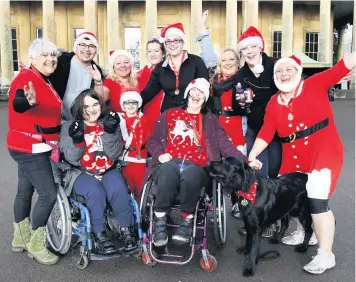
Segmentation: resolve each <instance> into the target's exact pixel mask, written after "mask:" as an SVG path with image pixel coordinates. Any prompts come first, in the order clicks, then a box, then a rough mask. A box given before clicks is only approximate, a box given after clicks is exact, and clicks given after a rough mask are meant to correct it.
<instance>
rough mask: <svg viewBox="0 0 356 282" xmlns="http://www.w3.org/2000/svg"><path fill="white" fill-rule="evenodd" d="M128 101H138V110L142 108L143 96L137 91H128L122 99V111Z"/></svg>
mask: <svg viewBox="0 0 356 282" xmlns="http://www.w3.org/2000/svg"><path fill="white" fill-rule="evenodd" d="M126 101H137V102H138V108H141V106H142V98H141V95H140V94H139V93H138V92H136V91H126V92H124V93H123V94H122V95H121V97H120V106H121V109H124V102H126Z"/></svg>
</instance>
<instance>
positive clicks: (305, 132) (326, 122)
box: [280, 118, 329, 143]
mask: <svg viewBox="0 0 356 282" xmlns="http://www.w3.org/2000/svg"><path fill="white" fill-rule="evenodd" d="M328 125H329V118H326V119H324V120H323V121H320V122H318V123H317V124H314V125H313V126H311V127H309V128H307V129H304V130H302V131H298V132H295V133H292V134H290V135H289V136H287V137H280V140H281V142H282V143H292V142H294V141H295V140H298V139H300V138H305V137H307V136H309V135H312V134H314V133H315V132H318V131H319V130H322V129H323V128H325V127H327V126H328ZM325 142H327V140H325Z"/></svg>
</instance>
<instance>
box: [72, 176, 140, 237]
mask: <svg viewBox="0 0 356 282" xmlns="http://www.w3.org/2000/svg"><path fill="white" fill-rule="evenodd" d="M73 190H74V192H75V193H76V194H78V195H81V196H83V197H84V198H85V203H86V205H87V207H88V209H89V212H90V220H91V224H92V230H93V232H94V233H99V232H102V231H103V230H104V226H105V214H104V211H105V207H106V203H107V202H108V203H109V204H110V206H111V208H112V211H113V216H114V219H115V220H116V221H117V222H118V223H119V225H120V226H121V227H129V226H131V221H132V213H133V211H132V207H131V198H130V195H129V193H128V189H127V185H126V183H125V180H124V178H123V177H122V175H121V173H120V172H119V171H118V170H116V169H112V170H110V171H108V172H106V173H105V174H104V176H103V178H102V179H101V181H100V180H98V179H96V178H95V177H93V176H91V175H88V174H86V173H85V172H83V173H82V174H81V175H79V176H78V178H77V179H76V180H75V182H74V185H73Z"/></svg>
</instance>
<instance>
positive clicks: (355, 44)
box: [350, 2, 356, 98]
mask: <svg viewBox="0 0 356 282" xmlns="http://www.w3.org/2000/svg"><path fill="white" fill-rule="evenodd" d="M352 51H353V52H354V51H356V3H355V2H354V19H353V25H352ZM350 89H351V95H350V96H351V97H353V98H355V91H356V78H355V71H354V73H353V76H352V80H351V84H350Z"/></svg>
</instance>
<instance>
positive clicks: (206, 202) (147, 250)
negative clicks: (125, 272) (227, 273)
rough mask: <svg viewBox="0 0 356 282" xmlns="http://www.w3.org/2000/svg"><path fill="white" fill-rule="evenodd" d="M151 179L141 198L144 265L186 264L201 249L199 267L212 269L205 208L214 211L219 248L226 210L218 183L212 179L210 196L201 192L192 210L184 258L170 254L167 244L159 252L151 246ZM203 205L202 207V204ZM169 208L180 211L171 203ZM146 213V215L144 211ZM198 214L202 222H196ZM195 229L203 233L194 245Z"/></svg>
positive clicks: (170, 225)
mask: <svg viewBox="0 0 356 282" xmlns="http://www.w3.org/2000/svg"><path fill="white" fill-rule="evenodd" d="M152 184H153V181H152V178H150V179H149V180H148V182H147V183H146V184H145V186H144V189H143V192H142V197H141V204H140V210H141V218H142V221H143V223H148V229H147V232H146V233H144V235H143V245H142V247H143V251H142V260H143V262H144V263H145V264H146V265H150V266H152V265H155V264H156V263H163V264H175V265H184V264H187V263H189V262H190V261H191V260H192V258H193V256H194V254H195V253H196V252H198V251H199V250H200V249H201V251H202V257H201V259H200V266H201V268H202V269H203V270H204V271H207V272H212V271H214V270H215V269H216V267H217V260H216V259H215V257H214V256H212V255H211V254H209V251H208V249H207V213H208V211H212V212H213V222H214V237H215V240H216V242H217V245H218V247H222V246H223V245H224V244H225V241H226V209H225V199H224V196H223V192H222V190H221V186H220V184H219V183H218V182H217V181H215V180H213V189H212V190H213V196H212V198H209V196H208V195H207V194H206V193H204V195H201V198H200V199H199V201H198V202H197V205H196V209H195V213H194V225H193V234H192V238H191V241H190V254H189V257H188V258H187V259H184V258H185V256H182V255H175V254H170V253H169V251H168V247H166V248H165V253H164V254H161V255H158V254H157V252H156V251H155V250H154V247H153V216H154V212H153V205H154V195H153V194H152V193H151V187H152ZM201 205H202V207H201ZM171 210H173V211H174V210H175V211H176V210H180V206H179V205H174V206H173V207H172V209H171ZM147 213H148V214H147ZM198 213H203V214H204V219H203V222H202V223H201V224H197V217H198ZM178 226H179V225H178V224H169V223H168V224H167V227H173V228H177V227H178ZM197 230H201V231H202V232H203V235H202V240H201V243H199V244H197V238H196V233H197Z"/></svg>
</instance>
